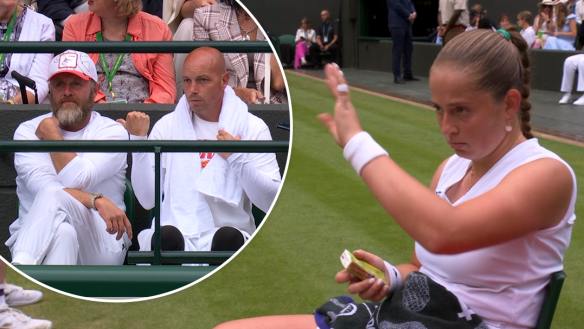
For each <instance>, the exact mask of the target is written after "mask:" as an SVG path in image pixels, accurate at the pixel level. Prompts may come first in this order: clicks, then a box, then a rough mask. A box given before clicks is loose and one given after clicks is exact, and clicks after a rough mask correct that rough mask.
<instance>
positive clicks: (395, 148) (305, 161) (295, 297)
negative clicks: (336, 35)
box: [8, 74, 584, 329]
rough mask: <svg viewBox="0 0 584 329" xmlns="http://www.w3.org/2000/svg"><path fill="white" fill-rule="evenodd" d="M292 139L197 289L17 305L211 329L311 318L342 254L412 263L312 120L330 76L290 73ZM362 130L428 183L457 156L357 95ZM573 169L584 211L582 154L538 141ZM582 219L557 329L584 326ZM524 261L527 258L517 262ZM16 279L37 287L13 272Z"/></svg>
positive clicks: (423, 113)
mask: <svg viewBox="0 0 584 329" xmlns="http://www.w3.org/2000/svg"><path fill="white" fill-rule="evenodd" d="M288 83H289V86H290V90H291V96H292V100H293V111H294V112H293V114H294V131H293V133H294V141H293V151H292V156H291V162H290V167H289V169H288V176H287V177H286V181H285V184H284V188H283V190H282V192H281V194H280V197H279V199H278V201H277V204H276V206H275V208H274V210H273V211H272V213H271V214H270V216H269V218H268V219H267V220H266V222H265V224H264V226H263V228H262V230H261V231H260V233H259V234H258V235H257V236H256V237H255V238H254V239H253V241H252V242H251V243H250V244H249V246H248V247H247V248H246V249H245V250H244V251H243V252H242V253H241V254H240V255H239V256H238V257H237V258H236V259H235V260H234V261H232V262H231V263H229V264H227V265H226V266H225V267H224V268H223V269H222V270H221V271H219V272H218V273H217V274H215V275H213V276H212V277H211V278H209V279H207V280H205V281H203V282H202V283H199V284H197V285H196V286H194V287H191V288H189V289H186V290H184V291H182V292H179V293H176V294H173V295H171V296H168V297H164V298H159V299H156V300H153V301H147V302H140V303H128V304H103V303H94V302H87V301H81V300H77V299H72V298H68V297H64V296H61V295H59V294H57V293H53V292H52V291H47V290H44V291H45V296H46V297H45V300H44V301H43V302H42V303H40V304H37V305H31V306H26V307H22V308H21V309H22V310H23V311H24V312H26V313H28V314H30V315H33V316H35V317H39V318H42V317H44V318H48V319H51V320H52V321H53V323H54V327H55V328H156V327H165V328H187V327H188V328H211V327H213V326H214V325H216V324H218V323H220V322H223V321H227V320H231V319H235V318H241V317H250V316H259V315H271V314H294V313H311V312H312V311H313V309H314V307H316V306H318V305H320V304H321V303H323V302H325V301H326V300H327V299H328V298H330V297H332V296H335V295H340V294H346V290H345V287H344V286H341V285H337V284H336V283H334V280H333V278H334V275H335V273H336V272H337V271H338V270H340V268H341V265H340V261H339V256H340V254H341V252H342V251H343V250H344V249H345V248H346V249H349V250H353V249H357V248H362V249H365V250H368V251H371V252H374V253H377V254H378V255H380V256H382V257H383V258H385V259H387V260H388V261H390V262H392V263H394V264H400V263H403V262H407V261H409V259H410V257H411V255H412V252H413V241H412V240H411V239H410V238H409V237H408V236H406V234H405V233H403V232H402V231H401V229H400V228H399V227H398V226H397V225H396V224H395V223H394V222H393V221H392V220H391V218H390V217H389V216H388V215H387V214H386V213H385V211H384V210H383V209H382V208H381V206H379V205H378V204H377V202H376V201H375V200H374V198H373V197H372V195H371V194H370V193H369V191H368V190H367V188H366V187H365V185H364V184H363V183H362V182H361V180H360V179H359V178H358V176H357V175H356V174H355V173H354V171H353V169H352V168H351V166H350V165H349V164H348V163H347V162H346V161H345V160H344V159H343V157H342V153H341V150H340V148H339V147H338V146H337V145H336V144H335V143H334V141H333V140H332V138H330V137H329V136H328V132H327V131H326V129H324V128H323V127H322V126H321V125H320V123H319V122H317V120H316V118H315V117H316V115H317V114H319V113H321V112H324V111H332V107H333V100H332V97H331V96H329V95H328V91H327V90H326V87H325V85H324V84H323V83H321V82H317V81H313V80H310V79H306V78H301V77H298V76H296V75H292V74H289V75H288ZM353 101H354V103H355V105H356V107H357V109H358V111H359V116H360V119H361V121H362V124H363V127H364V128H365V129H366V130H368V131H369V132H370V133H371V134H372V135H373V137H374V138H375V139H376V140H377V141H378V142H380V144H382V145H383V146H384V147H385V148H386V149H387V150H388V152H389V154H390V156H392V158H393V159H394V160H395V161H397V162H398V163H399V164H400V165H401V166H402V167H403V168H404V169H406V171H408V172H409V173H410V174H411V175H413V176H414V177H416V178H417V179H419V180H420V181H421V182H423V183H424V184H426V185H427V184H429V182H430V179H431V177H432V174H433V172H434V170H435V168H436V167H437V166H438V165H439V164H440V162H441V161H442V160H443V159H445V158H446V157H448V156H449V155H451V154H452V153H453V152H452V151H451V149H450V148H449V147H448V145H447V144H446V143H445V142H444V140H443V138H442V135H441V134H440V131H439V129H438V126H437V124H436V122H435V117H434V113H433V112H431V111H429V110H426V109H422V108H418V107H415V106H412V105H408V104H402V103H397V102H393V101H390V100H387V99H383V98H379V97H375V96H371V95H367V94H363V93H358V92H354V93H353ZM540 142H541V144H543V145H544V146H546V147H548V148H549V149H551V150H552V151H554V152H556V153H558V154H559V155H560V156H561V157H563V158H564V159H565V160H566V161H568V163H570V164H571V165H572V168H573V169H574V171H575V172H576V174H577V175H578V184H579V186H580V188H581V189H580V192H579V194H578V203H577V207H576V214H577V215H582V214H584V212H583V210H584V208H583V207H584V192H583V189H584V149H583V148H580V147H577V146H572V145H567V144H563V143H559V142H554V141H549V140H540ZM582 220H584V219H583V218H578V220H577V221H576V225H575V226H574V232H573V235H572V243H571V246H570V249H569V250H568V252H567V255H566V260H565V272H566V273H567V275H568V277H567V279H566V282H565V284H564V288H563V291H562V295H561V298H560V302H559V305H558V309H557V311H556V315H555V318H554V326H553V327H554V328H562V329H564V328H574V329H576V328H578V329H579V328H582V323H584V226H583V224H582V223H580V222H581V221H582ZM518 261H521V260H518ZM8 280H9V281H10V282H13V283H16V284H20V285H25V286H26V287H28V288H32V287H34V286H35V285H34V284H33V283H31V282H28V281H27V280H25V279H23V278H22V277H20V276H18V275H17V274H16V273H15V272H13V271H9V273H8Z"/></svg>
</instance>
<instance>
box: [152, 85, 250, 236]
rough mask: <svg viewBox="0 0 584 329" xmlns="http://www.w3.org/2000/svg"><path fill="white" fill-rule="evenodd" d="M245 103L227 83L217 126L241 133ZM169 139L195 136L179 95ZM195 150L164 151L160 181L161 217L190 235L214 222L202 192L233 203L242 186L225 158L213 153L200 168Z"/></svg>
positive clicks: (245, 113) (244, 121) (185, 102)
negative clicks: (161, 179) (164, 169)
mask: <svg viewBox="0 0 584 329" xmlns="http://www.w3.org/2000/svg"><path fill="white" fill-rule="evenodd" d="M247 116H248V110H247V105H246V104H245V103H244V102H243V101H241V99H240V98H239V97H237V96H236V95H235V92H234V91H233V89H232V88H231V87H229V86H227V87H226V88H225V93H224V96H223V104H222V107H221V114H220V115H219V123H218V128H219V129H222V130H225V131H227V132H228V133H230V134H231V135H232V136H237V135H239V136H241V137H242V139H246V136H245V135H244V133H245V131H246V128H247V120H248V117H247ZM172 127H173V130H172V135H171V139H173V140H197V136H196V132H195V129H194V128H193V124H192V120H191V112H190V109H189V106H188V103H187V100H186V96H184V95H183V96H182V97H181V99H180V100H179V102H178V104H177V106H176V109H175V112H174V117H173V122H172ZM200 163H201V162H200V158H199V154H198V153H168V154H167V168H166V173H167V177H166V179H165V182H164V191H166V192H165V195H164V202H163V204H162V212H161V217H162V218H164V221H165V222H166V223H169V224H171V225H175V226H176V227H177V228H178V229H179V230H180V231H181V232H182V233H183V235H185V236H187V237H192V236H195V235H197V234H198V233H201V232H205V231H207V230H209V229H211V228H213V227H214V226H215V223H214V221H213V216H212V214H211V211H210V209H209V206H208V205H207V202H206V200H205V197H204V196H205V195H208V196H211V197H214V198H215V199H218V200H220V201H223V202H226V203H227V204H229V205H231V206H234V207H237V206H239V202H240V201H241V196H242V193H243V187H242V186H241V184H240V183H239V181H238V178H237V176H236V175H235V173H234V172H233V171H232V170H231V166H230V164H229V162H228V161H227V160H225V159H223V158H222V157H221V156H220V155H218V154H216V155H215V156H214V157H213V159H211V161H209V163H208V164H207V166H206V167H205V170H201V166H200ZM173 222H174V223H173Z"/></svg>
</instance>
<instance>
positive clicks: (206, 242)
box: [138, 227, 251, 251]
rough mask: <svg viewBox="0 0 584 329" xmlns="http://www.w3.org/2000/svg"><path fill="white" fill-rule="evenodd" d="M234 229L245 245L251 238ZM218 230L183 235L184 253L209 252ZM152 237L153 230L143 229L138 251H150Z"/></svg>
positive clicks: (215, 228)
mask: <svg viewBox="0 0 584 329" xmlns="http://www.w3.org/2000/svg"><path fill="white" fill-rule="evenodd" d="M233 228H234V229H236V230H238V231H239V232H240V233H241V235H243V240H244V243H247V241H248V240H249V238H250V237H251V236H250V235H249V233H247V232H245V231H242V230H240V229H238V228H236V227H233ZM219 229H220V227H213V228H212V229H210V230H208V231H205V232H203V233H199V234H197V236H196V237H186V236H184V235H183V238H184V240H185V251H210V250H211V244H212V243H213V237H214V236H215V233H216V232H217V231H218V230H219ZM153 235H154V229H153V228H149V229H145V230H143V231H141V232H140V234H138V245H140V251H152V248H151V247H152V236H153Z"/></svg>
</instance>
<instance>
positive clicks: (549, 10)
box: [533, 0, 554, 46]
mask: <svg viewBox="0 0 584 329" xmlns="http://www.w3.org/2000/svg"><path fill="white" fill-rule="evenodd" d="M537 8H538V9H539V12H538V14H537V16H536V17H535V19H534V20H533V26H534V27H535V28H534V29H535V31H547V30H548V22H551V21H552V20H553V19H554V10H553V8H554V2H553V1H552V0H542V2H540V3H538V4H537ZM544 39H545V38H544ZM542 46H543V45H542Z"/></svg>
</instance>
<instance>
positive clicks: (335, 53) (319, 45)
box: [310, 10, 341, 65]
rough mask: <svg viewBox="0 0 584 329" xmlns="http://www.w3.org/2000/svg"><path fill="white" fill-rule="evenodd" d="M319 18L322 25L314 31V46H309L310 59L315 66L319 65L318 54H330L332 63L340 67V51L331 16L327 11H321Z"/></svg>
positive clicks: (337, 35)
mask: <svg viewBox="0 0 584 329" xmlns="http://www.w3.org/2000/svg"><path fill="white" fill-rule="evenodd" d="M320 18H321V19H322V24H320V25H319V26H318V28H317V29H316V44H314V43H313V44H312V45H311V46H310V57H311V58H312V60H313V61H314V62H315V63H314V64H315V65H319V64H320V63H319V62H320V58H319V57H318V54H319V53H320V52H330V53H331V58H332V61H333V62H335V63H337V64H338V65H341V50H340V48H339V44H338V41H339V34H338V32H337V31H335V30H334V26H333V25H334V23H333V21H332V20H331V14H330V13H329V11H328V10H323V11H322V12H321V13H320Z"/></svg>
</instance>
